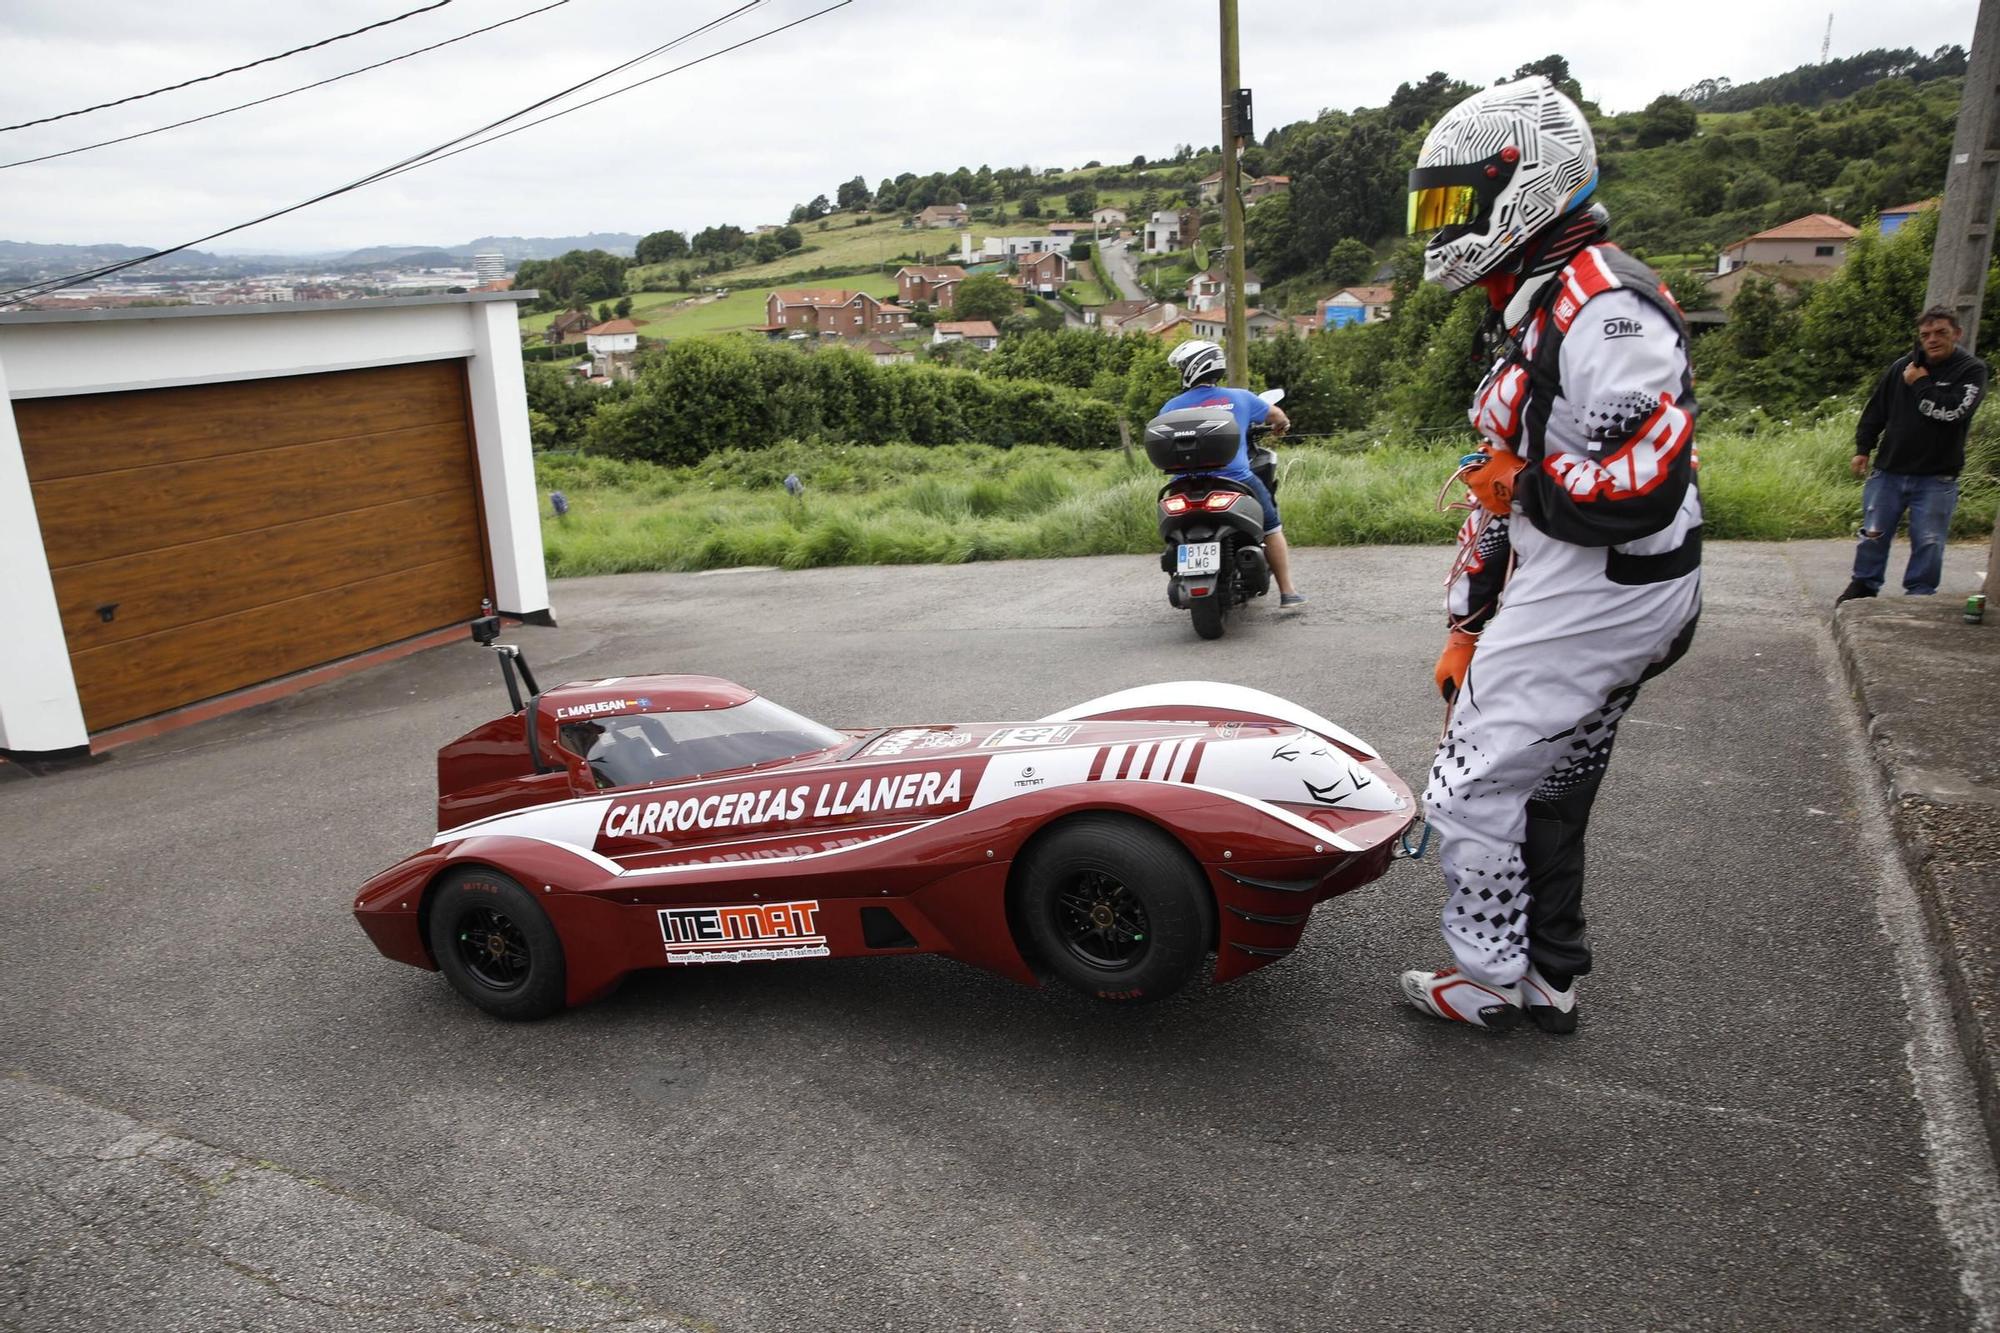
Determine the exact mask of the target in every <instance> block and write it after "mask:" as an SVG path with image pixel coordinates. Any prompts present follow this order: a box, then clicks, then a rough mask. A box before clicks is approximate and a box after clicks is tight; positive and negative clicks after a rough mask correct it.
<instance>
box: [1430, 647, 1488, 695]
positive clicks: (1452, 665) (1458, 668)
mask: <svg viewBox="0 0 2000 1333" xmlns="http://www.w3.org/2000/svg"><path fill="white" fill-rule="evenodd" d="M1478 646H1479V636H1478V635H1476V634H1468V633H1466V632H1465V631H1464V630H1462V629H1455V630H1453V631H1452V632H1451V633H1450V634H1449V635H1447V636H1446V637H1445V641H1444V651H1443V652H1442V653H1440V654H1438V660H1437V670H1436V671H1435V672H1434V673H1433V678H1434V679H1435V680H1436V681H1437V687H1438V693H1439V694H1441V695H1443V696H1444V701H1445V702H1446V703H1456V702H1457V701H1458V691H1459V689H1460V687H1462V686H1463V685H1464V684H1465V673H1466V672H1467V671H1470V670H1471V669H1472V650H1473V649H1474V648H1477V647H1478Z"/></svg>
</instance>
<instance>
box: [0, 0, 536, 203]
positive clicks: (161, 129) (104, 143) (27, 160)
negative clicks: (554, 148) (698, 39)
mask: <svg viewBox="0 0 2000 1333" xmlns="http://www.w3.org/2000/svg"><path fill="white" fill-rule="evenodd" d="M568 3H569V0H554V3H552V4H546V5H543V6H542V7H541V8H540V9H531V10H529V11H528V12H527V13H525V14H516V15H515V16H514V17H513V18H510V19H501V20H500V21H499V22H498V23H489V24H487V25H486V26H485V27H483V28H474V29H473V30H472V31H471V32H462V33H460V34H459V35H458V36H456V37H447V38H445V39H444V40H443V41H441V42H433V43H431V44H430V45H429V46H420V47H418V48H417V49H416V50H414V51H405V52H403V54H401V55H399V56H390V57H389V58H388V59H387V60H378V61H376V62H375V63H374V64H372V65H363V66H362V67H361V68H359V69H350V70H348V71H347V73H345V74H336V75H334V76H333V77H332V78H327V79H320V80H317V81H316V82H313V83H303V84H300V85H299V86H298V87H296V88H287V89H286V90H285V91H283V92H281V93H272V94H271V95H270V96H269V97H260V98H258V99H257V100H256V101H254V102H239V103H237V104H236V105H235V106H226V107H224V108H222V109H221V110H220V111H211V112H209V113H208V114H207V115H204V116H190V117H188V118H187V119H186V120H177V121H175V122H174V123H173V124H171V125H160V126H157V127H156V128H154V129H150V130H140V131H138V132H137V133H135V134H122V135H120V136H118V137H117V138H115V139H100V140H98V141H97V142H96V143H87V144H83V145H81V146H79V147H76V148H65V149H63V150H62V151H61V152H59V153H43V154H42V155H41V156H40V157H24V158H22V159H20V160H19V161H17V162H0V171H5V170H7V169H8V168H9V167H25V166H28V165H30V164H32V163H35V162H50V161H53V160H55V159H56V158H59V157H71V156H74V155H75V154H77V153H87V152H89V151H90V150H91V149H93V148H109V147H110V146H111V145H113V144H120V143H130V142H132V140H134V139H144V138H146V137H148V136H149V135H154V134H165V133H166V132H167V131H168V130H177V129H180V128H181V127H182V126H183V125H197V124H200V123H201V122H202V121H204V120H214V119H215V118H216V117H217V116H226V115H229V114H230V113H231V112H235V111H247V110H249V109H250V108H251V107H253V106H263V105H264V104H265V103H266V102H275V101H277V100H278V99H279V98H281V97H290V96H291V95H292V94H294V93H303V92H309V91H311V90H312V89H314V88H324V87H326V85H327V84H329V83H339V82H340V81H341V80H342V79H351V78H353V77H354V76H355V75H357V74H366V73H367V72H368V71H369V70H372V69H381V68H382V67H383V66H384V65H393V64H395V63H396V62H397V61H399V60H408V59H409V58H410V57H412V56H420V55H423V54H424V53H425V52H426V51H435V50H437V49H438V48H439V47H444V46H450V45H451V44H452V43H453V42H462V41H464V40H465V39H466V38H468V37H477V36H479V35H480V34H481V33H487V32H492V31H493V30H494V29H495V28H504V27H506V26H507V25H508V24H510V23H519V22H520V21H521V20H522V19H529V18H533V17H534V16H535V15H537V14H546V13H548V12H549V11H550V10H551V9H559V8H561V7H562V6H564V5H566V4H568Z"/></svg>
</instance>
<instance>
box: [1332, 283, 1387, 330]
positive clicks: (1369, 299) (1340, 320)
mask: <svg viewBox="0 0 2000 1333" xmlns="http://www.w3.org/2000/svg"><path fill="white" fill-rule="evenodd" d="M1395 299H1396V289H1395V288H1394V287H1390V286H1386V285H1384V286H1366V287H1342V288H1341V289H1340V290H1339V291H1337V292H1335V293H1334V294H1333V295H1331V296H1328V297H1324V298H1322V299H1321V300H1320V301H1318V302H1316V303H1315V304H1314V306H1313V327H1314V328H1319V329H1344V328H1346V327H1347V326H1348V325H1350V324H1379V323H1381V322H1382V321H1383V320H1385V319H1387V318H1389V303H1390V302H1392V301H1394V300H1395Z"/></svg>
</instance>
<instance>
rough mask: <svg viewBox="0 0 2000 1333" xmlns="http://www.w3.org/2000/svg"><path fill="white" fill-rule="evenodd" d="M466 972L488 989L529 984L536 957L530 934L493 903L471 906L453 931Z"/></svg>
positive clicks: (507, 988)
mask: <svg viewBox="0 0 2000 1333" xmlns="http://www.w3.org/2000/svg"><path fill="white" fill-rule="evenodd" d="M452 935H453V944H454V947H455V948H456V950H457V952H458V961H459V963H460V964H461V965H463V966H464V968H465V971H466V974H467V975H468V976H470V977H471V978H472V979H473V980H474V981H476V982H478V983H479V984H480V985H482V986H484V987H486V988H487V989H488V990H495V991H511V990H519V989H520V988H521V987H522V986H524V985H526V984H527V981H528V969H529V966H530V965H531V964H532V962H533V957H532V955H531V954H530V952H529V950H528V937H527V936H526V935H524V934H522V933H521V928H520V927H519V926H517V925H515V924H514V920H513V918H512V917H509V916H508V915H507V914H506V913H505V912H501V911H497V910H495V909H494V908H491V907H468V908H466V909H465V910H463V911H461V912H460V913H459V914H458V922H457V928H456V929H455V930H454V931H453V932H452Z"/></svg>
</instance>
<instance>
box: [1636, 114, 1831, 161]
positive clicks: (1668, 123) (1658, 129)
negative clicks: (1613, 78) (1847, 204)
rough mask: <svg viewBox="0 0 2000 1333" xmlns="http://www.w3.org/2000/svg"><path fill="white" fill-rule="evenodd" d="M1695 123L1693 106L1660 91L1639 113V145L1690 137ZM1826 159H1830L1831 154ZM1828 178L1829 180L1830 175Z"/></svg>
mask: <svg viewBox="0 0 2000 1333" xmlns="http://www.w3.org/2000/svg"><path fill="white" fill-rule="evenodd" d="M1695 125H1696V122H1695V114H1694V108H1693V107H1691V106H1689V105H1688V104H1687V103H1686V102H1683V101H1682V100H1681V99H1680V98H1678V97H1674V96H1672V95H1670V94H1666V93H1662V94H1661V95H1660V96H1658V97H1655V98H1654V99H1653V100H1652V101H1651V102H1650V103H1648V104H1647V106H1646V109H1645V110H1644V111H1642V112H1640V113H1639V146H1640V147H1641V148H1658V147H1659V146H1660V145H1661V144H1664V143H1679V142H1680V141H1681V140H1683V139H1692V138H1694V132H1695ZM1828 160H1829V161H1832V157H1831V155H1829V157H1828ZM1828 179H1829V180H1831V176H1829V177H1828Z"/></svg>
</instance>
